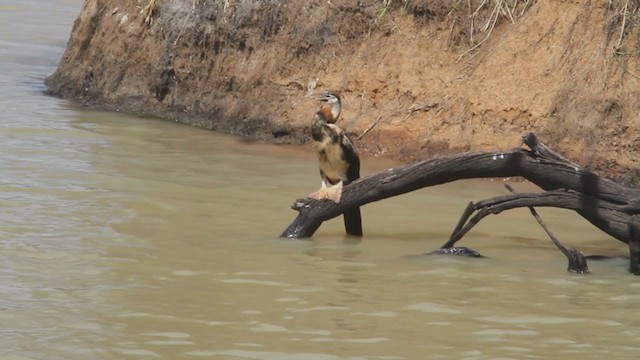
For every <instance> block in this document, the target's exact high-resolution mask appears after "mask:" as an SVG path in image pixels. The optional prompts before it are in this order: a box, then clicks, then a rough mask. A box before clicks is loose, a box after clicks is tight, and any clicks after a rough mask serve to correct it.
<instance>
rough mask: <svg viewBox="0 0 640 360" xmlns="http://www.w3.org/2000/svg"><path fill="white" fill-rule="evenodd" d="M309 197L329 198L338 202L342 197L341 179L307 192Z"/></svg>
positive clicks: (317, 198)
mask: <svg viewBox="0 0 640 360" xmlns="http://www.w3.org/2000/svg"><path fill="white" fill-rule="evenodd" d="M309 197H310V198H312V199H316V200H325V199H329V200H331V201H333V202H334V203H336V204H339V203H340V199H342V181H340V182H339V183H337V184H335V185H333V186H330V187H321V188H320V190H318V191H316V192H314V193H311V194H309Z"/></svg>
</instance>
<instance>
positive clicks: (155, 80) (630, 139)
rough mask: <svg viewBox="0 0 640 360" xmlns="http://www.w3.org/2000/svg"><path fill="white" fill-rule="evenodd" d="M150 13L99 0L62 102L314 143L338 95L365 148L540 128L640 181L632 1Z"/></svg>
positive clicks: (394, 152)
mask: <svg viewBox="0 0 640 360" xmlns="http://www.w3.org/2000/svg"><path fill="white" fill-rule="evenodd" d="M148 3H149V0H144V1H141V0H139V1H137V2H136V1H132V0H86V2H85V4H84V8H83V10H82V13H81V14H80V16H79V18H78V19H77V20H76V22H75V24H74V27H73V31H72V34H71V38H70V40H69V43H68V45H67V50H66V52H65V54H64V56H63V58H62V61H61V63H60V65H59V67H58V69H57V71H56V72H55V73H54V74H53V75H52V76H51V77H50V78H48V79H47V85H48V86H49V89H50V92H51V93H52V94H56V95H59V96H63V97H66V98H71V99H75V100H77V101H79V102H81V103H83V104H86V105H90V106H98V107H101V108H106V109H109V110H118V111H126V112H133V113H139V114H147V115H153V116H159V117H162V118H167V119H171V120H174V121H179V122H183V123H187V124H191V125H196V126H201V127H204V128H207V129H214V130H219V131H224V132H229V133H234V134H239V135H242V136H247V137H251V138H258V139H266V140H272V141H275V142H291V143H303V142H305V141H306V140H307V139H308V137H309V136H308V128H307V127H308V125H309V123H310V119H311V117H312V114H313V111H315V108H316V106H317V104H316V103H315V102H314V101H313V100H312V95H313V94H315V93H318V92H321V91H323V90H326V89H335V90H338V91H340V92H341V93H342V94H343V95H344V97H345V109H344V112H343V120H342V122H341V125H342V126H343V127H344V128H346V129H347V130H348V131H350V132H353V133H354V134H355V137H354V140H355V142H356V143H357V146H358V147H359V149H360V150H361V152H365V153H369V154H372V155H385V156H392V157H396V158H400V159H403V160H414V159H422V158H427V157H431V156H434V155H438V154H444V153H451V152H457V151H467V150H489V149H495V148H500V149H508V148H512V147H515V146H518V145H519V144H518V141H517V140H518V138H519V136H520V135H521V134H522V133H523V132H525V131H534V132H536V133H538V134H539V135H540V137H541V138H542V139H544V141H545V142H546V143H547V144H549V145H550V146H552V147H554V148H555V149H557V150H559V151H562V152H563V153H564V155H565V156H567V157H569V158H570V159H572V160H575V161H577V162H579V163H581V164H583V165H586V166H588V167H590V168H591V169H595V170H596V171H598V172H600V173H601V174H604V175H607V176H610V177H613V178H616V179H619V180H622V181H623V182H625V183H635V184H636V185H638V184H639V183H640V182H639V179H640V163H639V160H638V156H639V155H638V154H640V120H639V119H638V116H639V111H640V103H639V102H638V100H637V99H638V98H639V95H640V93H639V90H640V77H639V76H640V69H639V66H638V65H639V64H638V61H637V55H635V54H636V53H637V44H638V36H637V30H636V29H635V27H634V26H635V23H637V16H638V11H637V9H636V8H633V6H630V5H628V4H627V5H628V6H627V7H626V8H625V7H624V5H625V1H617V2H616V1H613V2H611V1H604V0H601V1H580V0H577V1H560V0H549V1H540V2H535V1H518V0H512V1H501V0H496V1H488V2H486V3H485V5H484V6H483V7H479V6H480V4H481V3H482V2H481V1H471V2H470V3H471V7H469V6H468V4H469V2H458V1H453V0H451V1H447V0H438V1H410V0H407V1H393V0H386V1H382V0H378V1H349V0H332V1H324V0H322V1H321V0H313V1H302V0H300V1H282V2H281V1H257V0H246V1H214V0H191V1H186V0H158V1H157V2H155V3H154V2H152V5H153V6H151V7H149V8H148V9H149V11H150V12H147V13H146V14H145V13H141V10H142V9H143V8H145V6H147V5H148ZM627 3H628V2H627ZM632 3H635V2H632ZM476 10H477V11H476ZM146 15H149V17H148V19H149V20H150V23H146V22H145V21H144V19H145V17H146ZM472 20H473V21H472ZM631 20H633V21H631ZM489 35H490V36H489ZM485 38H487V40H486V41H484V42H483V43H482V44H481V45H480V46H478V47H477V48H476V49H475V50H473V51H470V52H468V51H469V49H470V47H472V46H473V45H475V44H478V43H480V42H482V41H483V40H484V39H485ZM461 55H462V56H461ZM363 134H364V135H363Z"/></svg>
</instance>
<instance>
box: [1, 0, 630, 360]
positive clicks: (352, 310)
mask: <svg viewBox="0 0 640 360" xmlns="http://www.w3.org/2000/svg"><path fill="white" fill-rule="evenodd" d="M80 7H81V2H80V1H78V0H66V1H65V0H47V1H45V0H32V1H17V0H8V1H5V2H3V3H2V4H0V83H1V84H2V86H1V87H0V108H2V110H3V111H2V114H1V115H0V120H1V121H0V168H1V169H2V171H1V172H0V220H1V221H0V264H2V268H1V270H0V349H2V351H1V352H0V359H144V358H150V359H152V358H166V359H265V360H266V359H268V360H276V359H277V360H280V359H291V360H298V359H301V360H320V359H332V360H333V359H350V360H355V359H495V358H501V359H509V358H511V359H528V358H531V359H548V358H563V359H601V358H634V357H636V356H637V354H638V353H639V351H640V348H639V346H638V338H639V337H640V313H639V310H638V308H639V305H638V304H639V303H640V282H638V278H636V277H633V276H631V275H628V274H627V273H626V267H627V263H626V261H624V260H608V261H604V262H599V263H595V262H592V263H591V268H592V270H593V274H592V275H590V276H576V275H571V274H567V273H566V272H565V268H566V261H565V260H564V258H563V257H562V256H561V255H560V253H559V252H558V251H557V250H556V249H555V248H554V246H553V245H552V244H551V242H550V241H548V240H547V239H546V237H545V234H544V232H543V231H542V229H541V228H539V227H538V225H537V224H536V223H535V221H534V220H533V219H532V218H531V217H530V215H529V214H528V212H527V211H522V210H520V211H511V212H507V213H503V214H500V215H499V216H492V217H489V218H487V219H486V220H485V221H484V222H483V223H481V224H480V225H479V226H478V227H477V228H476V229H474V230H473V231H472V232H471V233H470V234H469V235H468V236H467V238H465V239H464V240H463V241H462V242H461V243H460V244H461V245H466V246H471V247H472V248H474V249H476V250H478V251H480V252H482V253H483V254H485V255H487V256H488V258H487V259H480V260H479V259H464V258H450V257H409V255H416V254H421V253H424V252H426V251H429V250H433V249H435V248H437V247H438V246H439V245H441V244H442V243H443V242H444V241H445V239H446V238H447V237H448V235H449V232H450V231H451V229H452V228H453V226H454V225H455V224H456V222H457V220H458V217H459V215H460V213H461V212H462V210H463V209H464V207H465V206H466V204H467V203H468V202H469V201H471V200H480V199H482V198H486V197H490V196H495V195H500V194H504V193H506V191H505V190H504V189H503V188H502V184H501V182H500V181H494V182H474V181H465V182H458V183H454V184H449V185H445V186H439V187H435V188H431V189H424V190H421V191H418V192H415V193H412V194H409V195H405V196H401V197H398V198H394V199H389V200H385V201H382V202H378V203H374V204H370V205H368V206H366V207H364V208H363V209H362V211H363V219H364V229H365V232H366V236H365V238H364V239H363V240H362V241H361V242H359V243H358V242H354V241H351V240H350V239H347V238H345V237H344V236H343V235H342V224H341V221H340V220H339V219H336V220H333V221H330V222H328V223H326V224H325V225H323V226H322V227H321V228H320V230H319V231H318V233H317V234H316V236H315V237H314V238H313V239H312V240H311V241H291V240H282V239H278V238H277V235H278V234H279V233H280V232H281V231H282V230H283V229H284V228H285V227H286V226H287V225H288V224H289V222H290V221H292V220H293V218H294V216H295V213H294V212H293V211H292V210H290V209H289V206H290V204H291V203H292V201H293V200H294V199H295V198H296V197H300V196H303V195H305V194H308V193H310V192H312V191H314V190H315V189H316V188H317V187H318V186H319V184H320V181H319V177H318V174H317V168H316V166H317V165H316V163H315V159H314V158H313V155H312V152H311V151H312V150H311V148H310V147H308V146H303V147H288V146H275V145H269V144H262V143H248V142H243V141H241V140H240V139H236V138H232V137H228V136H223V135H219V134H215V133H211V132H207V131H203V130H198V129H194V128H189V127H185V126H179V125H176V124H172V123H169V122H163V121H158V120H153V119H142V118H135V117H131V116H126V115H123V114H118V113H104V112H97V111H89V110H85V109H80V108H78V107H76V106H74V105H73V104H70V103H68V102H66V101H64V100H60V99H56V98H52V97H46V96H43V95H42V91H43V89H44V88H43V85H42V83H43V80H44V78H45V77H46V76H47V75H49V74H51V73H52V72H53V71H54V69H55V66H56V64H57V62H58V61H59V59H60V56H61V54H62V52H63V50H64V46H65V43H66V40H67V37H68V34H69V32H70V29H71V25H72V22H73V20H74V19H75V17H76V16H77V14H78V13H79V10H80ZM363 164H364V173H366V174H370V173H372V172H374V171H378V170H381V169H384V168H385V167H387V166H391V165H392V164H391V163H390V162H388V161H383V160H380V159H371V158H364V159H363ZM515 187H516V188H518V189H521V190H527V189H532V188H530V187H527V186H526V185H523V184H515ZM540 212H541V214H542V216H543V217H544V218H545V220H546V221H547V222H548V224H549V225H550V226H551V228H552V229H553V230H554V231H555V232H556V234H557V235H558V237H560V238H561V239H563V240H565V241H566V242H567V243H568V244H570V245H572V246H578V247H579V248H580V249H582V250H583V251H584V252H585V253H600V254H610V255H615V254H622V255H624V254H625V253H626V250H625V247H624V246H622V245H621V244H619V243H617V242H616V241H615V240H613V239H611V238H609V237H607V236H606V235H604V234H602V233H601V232H599V231H598V230H596V229H595V228H593V227H592V226H591V225H589V224H587V223H586V222H585V221H584V220H582V219H581V218H579V217H577V216H576V215H574V214H573V213H571V212H568V211H550V210H546V209H542V210H540Z"/></svg>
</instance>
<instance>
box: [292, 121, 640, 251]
mask: <svg viewBox="0 0 640 360" xmlns="http://www.w3.org/2000/svg"><path fill="white" fill-rule="evenodd" d="M522 140H523V142H524V143H525V144H526V145H528V146H529V147H530V149H529V150H528V149H524V148H520V149H515V150H512V151H507V152H471V153H462V154H457V155H448V156H443V157H439V158H434V159H429V160H424V161H421V162H418V163H415V164H411V165H406V166H401V167H397V168H391V169H388V170H385V171H382V172H379V173H377V174H373V175H370V176H367V177H363V178H360V179H358V180H356V181H354V182H353V183H351V184H349V185H347V186H345V187H344V188H343V193H342V199H341V201H340V203H339V204H336V203H334V202H332V201H328V200H323V201H317V200H314V199H309V198H306V199H298V200H296V202H295V203H294V204H293V206H292V208H293V209H294V210H296V211H298V216H297V217H296V218H295V219H294V220H293V222H292V223H291V224H290V225H289V226H288V227H287V228H286V229H285V230H284V231H283V232H282V233H281V235H280V236H281V237H286V238H293V239H300V238H306V237H310V236H312V235H313V234H314V233H315V231H316V230H317V229H318V228H319V227H320V225H321V224H322V222H324V221H326V220H329V219H332V218H334V217H336V216H339V215H341V214H342V213H344V212H345V211H347V210H350V209H353V208H355V207H361V206H363V205H365V204H368V203H371V202H374V201H379V200H382V199H386V198H389V197H392V196H397V195H401V194H405V193H408V192H410V191H414V190H418V189H420V188H423V187H427V186H433V185H439V184H444V183H447V182H451V181H455V180H461V179H470V178H492V177H514V176H521V177H524V178H526V179H527V180H529V181H531V182H532V183H534V184H536V185H538V186H539V187H540V188H542V189H543V190H558V189H570V190H572V191H573V192H575V193H580V194H583V195H585V196H577V197H573V200H572V203H571V206H570V207H566V206H564V207H565V208H570V209H572V210H575V211H576V212H578V214H580V215H581V216H583V217H584V218H585V219H587V220H588V221H589V222H591V223H592V224H593V225H595V226H596V227H598V228H599V229H600V230H602V231H604V232H605V233H607V234H609V235H611V236H612V237H614V238H616V239H618V240H620V241H623V242H628V241H629V239H630V235H629V229H628V226H627V222H628V220H629V216H630V215H632V214H633V213H634V212H635V213H637V212H638V210H640V209H639V207H634V206H627V207H626V208H625V206H626V205H629V202H630V200H631V199H633V198H637V197H640V190H639V189H633V188H629V187H625V186H623V185H620V184H617V183H615V182H613V181H611V180H608V179H605V178H601V177H599V176H597V175H595V174H593V173H592V172H590V171H588V170H585V169H583V168H581V167H580V166H578V165H576V164H573V163H571V162H569V161H567V160H566V159H564V158H563V157H562V156H560V155H558V154H557V153H555V152H553V151H551V150H550V149H549V148H548V147H546V146H545V145H544V144H542V143H541V142H539V141H538V139H537V138H536V136H535V135H534V134H532V133H528V134H525V135H524V136H523V138H522ZM519 195H522V194H519ZM565 198H566V196H565ZM521 206H554V207H563V204H562V203H557V204H552V203H547V204H546V205H539V204H538V205H536V204H535V203H531V204H529V205H521ZM456 241H457V240H456Z"/></svg>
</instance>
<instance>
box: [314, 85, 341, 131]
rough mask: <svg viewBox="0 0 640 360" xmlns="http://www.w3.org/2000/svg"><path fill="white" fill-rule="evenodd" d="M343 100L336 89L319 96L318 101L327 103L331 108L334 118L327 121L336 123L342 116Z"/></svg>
mask: <svg viewBox="0 0 640 360" xmlns="http://www.w3.org/2000/svg"><path fill="white" fill-rule="evenodd" d="M341 100H342V99H341V98H340V94H338V93H337V92H334V91H327V92H325V93H323V94H322V95H320V96H319V97H318V101H322V102H324V103H326V104H327V105H329V107H330V109H331V117H332V119H330V120H331V121H327V122H328V123H335V122H336V121H338V118H339V117H340V110H341Z"/></svg>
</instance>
